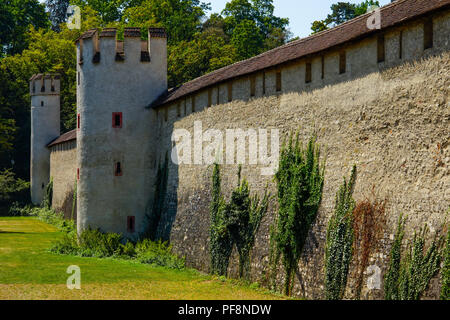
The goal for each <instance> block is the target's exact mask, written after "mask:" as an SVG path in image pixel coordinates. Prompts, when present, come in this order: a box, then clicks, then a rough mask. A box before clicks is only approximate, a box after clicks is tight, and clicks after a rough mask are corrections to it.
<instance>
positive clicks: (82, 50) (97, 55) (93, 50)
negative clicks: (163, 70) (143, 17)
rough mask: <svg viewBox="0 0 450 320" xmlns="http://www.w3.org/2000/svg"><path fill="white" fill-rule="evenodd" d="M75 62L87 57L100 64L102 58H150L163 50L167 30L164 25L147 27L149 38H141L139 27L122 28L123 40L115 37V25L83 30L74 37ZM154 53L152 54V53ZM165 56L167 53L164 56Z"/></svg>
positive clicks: (121, 59) (144, 60)
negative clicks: (75, 46)
mask: <svg viewBox="0 0 450 320" xmlns="http://www.w3.org/2000/svg"><path fill="white" fill-rule="evenodd" d="M76 43H77V47H78V63H79V64H80V65H82V64H84V63H85V62H86V61H89V62H91V63H93V64H100V63H101V62H102V60H106V61H115V62H124V61H125V60H128V59H131V60H132V61H136V62H137V61H139V62H142V63H148V62H151V57H152V55H153V57H155V56H157V55H158V54H159V53H160V49H161V47H162V48H163V49H164V52H165V50H166V46H167V34H166V31H165V30H164V29H163V28H149V29H148V40H142V39H141V28H125V30H124V40H123V41H121V40H118V39H117V29H116V28H104V29H103V30H102V31H101V32H99V30H98V29H91V30H88V31H86V32H85V33H83V34H82V35H81V36H80V37H79V38H78V39H77V41H76ZM152 53H153V54H152ZM163 58H164V59H166V57H163Z"/></svg>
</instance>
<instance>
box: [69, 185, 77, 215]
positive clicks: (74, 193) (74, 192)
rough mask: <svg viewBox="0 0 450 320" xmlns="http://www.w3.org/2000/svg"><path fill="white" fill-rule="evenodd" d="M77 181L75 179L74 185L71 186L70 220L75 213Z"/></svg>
mask: <svg viewBox="0 0 450 320" xmlns="http://www.w3.org/2000/svg"><path fill="white" fill-rule="evenodd" d="M76 210H77V182H76V181H75V186H74V188H73V200H72V212H71V214H70V220H73V217H75V215H76V214H77V212H76Z"/></svg>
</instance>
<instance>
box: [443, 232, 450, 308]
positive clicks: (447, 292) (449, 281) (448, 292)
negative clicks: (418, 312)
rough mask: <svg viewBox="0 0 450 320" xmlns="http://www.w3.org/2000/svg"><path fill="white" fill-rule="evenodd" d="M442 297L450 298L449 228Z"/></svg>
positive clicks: (444, 298)
mask: <svg viewBox="0 0 450 320" xmlns="http://www.w3.org/2000/svg"><path fill="white" fill-rule="evenodd" d="M441 299H442V300H450V232H448V230H447V244H446V245H445V251H444V266H443V267H442V288H441Z"/></svg>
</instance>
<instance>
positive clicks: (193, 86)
mask: <svg viewBox="0 0 450 320" xmlns="http://www.w3.org/2000/svg"><path fill="white" fill-rule="evenodd" d="M449 5H450V0H399V1H395V2H393V3H390V4H388V5H386V6H384V7H382V8H381V29H386V28H388V27H392V26H394V25H398V24H400V23H403V22H405V21H408V20H412V19H414V18H417V17H420V16H422V15H425V14H427V13H430V12H433V11H435V10H438V9H443V8H444V7H449ZM370 15H371V13H367V14H364V15H362V16H359V17H357V18H355V19H352V20H350V21H348V22H345V23H343V24H340V25H338V26H337V27H335V28H333V29H330V30H326V31H323V32H320V33H317V34H315V35H312V36H310V37H307V38H304V39H300V40H297V41H293V42H290V43H288V44H285V45H283V46H281V47H278V48H275V49H273V50H270V51H267V52H264V53H262V54H260V55H258V56H256V57H253V58H250V59H247V60H244V61H240V62H237V63H235V64H232V65H229V66H226V67H224V68H221V69H219V70H216V71H213V72H211V73H208V74H206V75H203V76H201V77H199V78H197V79H194V80H192V81H189V82H187V83H185V84H183V85H182V86H180V87H178V88H176V89H172V90H169V91H168V92H167V93H165V94H163V95H162V96H161V97H159V98H158V99H157V100H156V101H154V102H153V103H152V104H151V105H150V107H154V108H156V107H158V106H161V105H163V104H166V103H169V102H173V101H175V100H176V99H179V98H182V97H184V96H186V95H189V94H192V93H194V92H197V91H199V90H201V89H204V88H206V87H209V86H213V85H216V84H219V83H221V82H224V81H227V80H230V79H233V78H236V77H240V76H244V75H248V74H251V73H254V72H257V71H261V70H264V69H268V68H271V67H275V66H278V65H281V64H284V63H287V62H290V61H294V60H298V59H300V58H302V57H305V56H308V55H311V54H316V53H318V52H321V51H324V50H326V49H329V48H332V47H335V46H338V45H342V44H344V43H347V42H349V41H352V40H356V39H359V38H362V37H364V36H367V35H369V34H372V33H374V32H377V31H378V30H372V29H369V28H368V27H367V19H368V18H369V16H370Z"/></svg>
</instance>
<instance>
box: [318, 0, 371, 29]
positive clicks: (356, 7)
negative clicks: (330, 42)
mask: <svg viewBox="0 0 450 320" xmlns="http://www.w3.org/2000/svg"><path fill="white" fill-rule="evenodd" d="M372 6H378V7H379V6H380V3H379V2H378V1H374V0H365V1H364V2H361V3H359V4H353V3H350V2H338V3H335V4H332V5H331V8H330V9H331V13H330V14H328V16H327V18H326V19H325V20H317V21H314V22H313V23H312V26H311V30H312V31H313V32H312V33H313V34H314V33H317V32H320V31H323V30H327V29H329V28H330V27H331V28H332V27H335V26H337V25H340V24H341V23H344V22H346V21H349V20H351V19H354V18H356V17H358V16H360V15H363V14H365V13H366V12H367V10H368V9H369V8H370V7H372Z"/></svg>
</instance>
